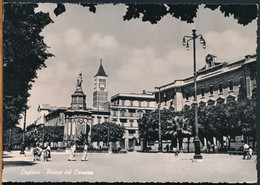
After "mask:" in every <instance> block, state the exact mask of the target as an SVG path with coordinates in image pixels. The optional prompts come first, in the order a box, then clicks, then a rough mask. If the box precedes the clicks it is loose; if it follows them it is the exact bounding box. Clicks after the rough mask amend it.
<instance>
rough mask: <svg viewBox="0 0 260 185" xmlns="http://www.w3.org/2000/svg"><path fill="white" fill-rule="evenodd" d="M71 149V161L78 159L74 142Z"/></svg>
mask: <svg viewBox="0 0 260 185" xmlns="http://www.w3.org/2000/svg"><path fill="white" fill-rule="evenodd" d="M70 149H71V152H70V158H69V161H76V159H75V150H76V145H75V143H74V142H73V143H72V144H71V147H70Z"/></svg>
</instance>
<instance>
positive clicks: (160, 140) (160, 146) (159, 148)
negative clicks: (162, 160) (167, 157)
mask: <svg viewBox="0 0 260 185" xmlns="http://www.w3.org/2000/svg"><path fill="white" fill-rule="evenodd" d="M155 89H158V90H159V103H158V111H159V147H158V150H159V152H161V151H162V135H161V130H162V128H161V111H160V106H161V95H160V94H161V87H155Z"/></svg>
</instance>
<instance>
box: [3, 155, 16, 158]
mask: <svg viewBox="0 0 260 185" xmlns="http://www.w3.org/2000/svg"><path fill="white" fill-rule="evenodd" d="M3 158H14V156H8V155H7V156H5V155H3Z"/></svg>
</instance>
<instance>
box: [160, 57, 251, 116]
mask: <svg viewBox="0 0 260 185" xmlns="http://www.w3.org/2000/svg"><path fill="white" fill-rule="evenodd" d="M159 92H160V102H164V103H165V104H166V105H167V106H168V107H169V106H172V107H173V108H174V109H175V110H176V111H180V110H182V109H183V108H188V107H190V106H192V104H193V100H194V77H193V76H191V77H188V78H185V79H181V80H175V81H174V82H172V83H169V84H165V85H162V86H160V87H158V88H157V91H156V92H155V99H156V102H159ZM255 93H256V55H252V56H251V55H248V56H246V57H245V58H244V59H242V60H239V61H236V62H232V63H227V62H217V61H216V56H213V55H207V57H206V64H205V66H204V67H203V68H202V69H200V70H198V72H197V102H198V104H199V106H205V105H213V104H220V103H225V102H228V101H231V100H237V99H238V98H239V97H240V96H245V97H247V98H252V96H255V95H256V94H255Z"/></svg>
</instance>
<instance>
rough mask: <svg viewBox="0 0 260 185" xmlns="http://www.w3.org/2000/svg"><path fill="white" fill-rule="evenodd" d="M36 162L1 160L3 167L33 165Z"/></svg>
mask: <svg viewBox="0 0 260 185" xmlns="http://www.w3.org/2000/svg"><path fill="white" fill-rule="evenodd" d="M35 164H36V163H35V162H33V161H3V165H4V167H5V166H6V167H7V166H8V167H9V166H33V165H35Z"/></svg>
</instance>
